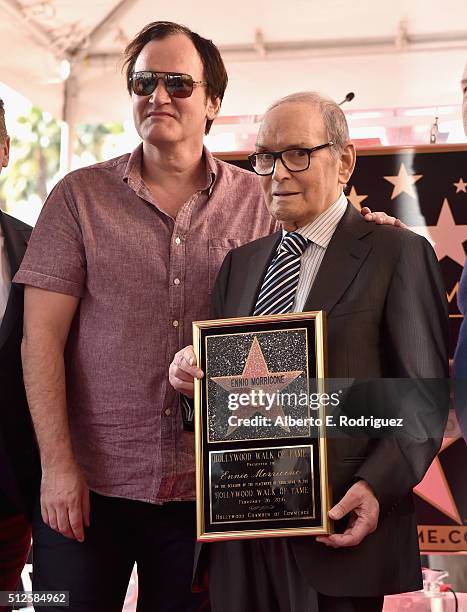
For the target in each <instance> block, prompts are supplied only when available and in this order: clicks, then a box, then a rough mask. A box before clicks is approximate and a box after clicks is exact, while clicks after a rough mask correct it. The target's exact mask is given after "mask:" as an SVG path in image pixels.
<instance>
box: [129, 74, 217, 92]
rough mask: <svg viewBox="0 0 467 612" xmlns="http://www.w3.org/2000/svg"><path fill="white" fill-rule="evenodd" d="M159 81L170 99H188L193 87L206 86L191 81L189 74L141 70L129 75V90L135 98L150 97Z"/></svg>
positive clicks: (204, 82) (199, 82)
mask: <svg viewBox="0 0 467 612" xmlns="http://www.w3.org/2000/svg"><path fill="white" fill-rule="evenodd" d="M159 79H162V80H163V81H164V85H165V88H166V90H167V93H168V94H169V96H170V97H171V98H189V97H190V96H191V94H192V93H193V86H194V85H207V83H206V81H193V77H192V76H191V75H190V74H182V73H181V72H153V71H152V70H141V71H139V72H134V73H133V74H132V75H131V77H130V83H131V89H132V90H133V92H134V93H135V94H136V95H137V96H150V95H151V94H152V92H153V91H154V90H155V89H156V87H157V83H158V82H159Z"/></svg>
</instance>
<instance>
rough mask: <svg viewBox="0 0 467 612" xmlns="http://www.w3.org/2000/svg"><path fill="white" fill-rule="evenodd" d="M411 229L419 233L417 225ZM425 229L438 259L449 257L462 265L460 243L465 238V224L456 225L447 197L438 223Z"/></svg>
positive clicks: (462, 248) (462, 255)
mask: <svg viewBox="0 0 467 612" xmlns="http://www.w3.org/2000/svg"><path fill="white" fill-rule="evenodd" d="M411 229H413V230H414V231H416V232H417V233H421V232H420V231H419V230H420V228H418V227H413V228H411ZM426 229H427V231H428V236H427V238H428V240H430V242H431V245H432V247H433V248H434V250H435V252H436V256H437V257H438V260H440V261H441V259H442V258H443V257H450V258H451V259H452V260H453V261H456V262H457V263H458V264H459V265H460V266H463V265H464V262H465V251H464V247H463V246H462V243H463V242H465V241H466V240H467V225H456V222H455V221H454V218H453V216H452V212H451V207H450V206H449V202H448V199H447V198H444V202H443V206H442V207H441V212H440V213H439V217H438V223H437V224H436V225H428V226H427V228H426Z"/></svg>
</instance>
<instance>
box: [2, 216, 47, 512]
mask: <svg viewBox="0 0 467 612" xmlns="http://www.w3.org/2000/svg"><path fill="white" fill-rule="evenodd" d="M0 223H1V225H2V230H3V234H4V236H5V245H6V251H7V256H8V259H9V263H10V271H11V277H12V278H13V276H14V275H15V273H16V271H17V270H18V268H19V265H20V263H21V260H22V258H23V255H24V253H25V251H26V247H27V243H28V239H29V236H30V234H31V230H32V228H31V227H29V225H26V224H25V223H22V222H21V221H19V220H18V219H15V218H13V217H10V216H9V215H6V214H5V213H2V212H1V211H0ZM22 333H23V288H22V287H21V286H18V285H12V286H11V290H10V295H9V299H8V304H7V307H6V311H5V314H4V316H3V321H2V324H1V326H0V516H1V514H2V513H3V514H5V512H7V511H8V512H13V511H14V510H16V511H18V512H19V511H26V512H29V511H30V508H31V505H32V498H33V495H34V493H35V491H36V490H37V486H38V480H39V462H38V454H37V446H36V443H35V438H34V435H33V429H32V424H31V418H30V414H29V409H28V405H27V401H26V394H25V391H24V385H23V373H22V367H21V338H22Z"/></svg>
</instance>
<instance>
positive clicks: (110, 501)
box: [15, 22, 275, 612]
mask: <svg viewBox="0 0 467 612" xmlns="http://www.w3.org/2000/svg"><path fill="white" fill-rule="evenodd" d="M125 69H126V77H127V86H128V91H129V93H130V95H131V100H132V104H133V116H134V121H135V125H136V128H137V130H138V133H139V135H140V136H141V139H142V144H141V145H140V146H139V147H138V148H137V149H136V150H135V151H133V153H131V155H124V156H122V157H119V158H117V159H113V160H110V161H108V162H104V163H102V164H97V165H95V166H91V167H88V168H84V169H81V170H78V171H76V172H72V173H71V174H69V175H68V176H66V177H65V178H64V179H63V180H62V181H60V182H59V184H58V185H57V186H56V187H55V188H54V190H53V191H52V193H51V194H50V196H49V198H48V200H47V202H46V204H45V206H44V209H43V211H42V213H41V216H40V218H39V220H38V223H37V226H36V228H35V230H34V232H33V237H32V242H31V248H30V249H29V251H28V253H27V255H26V259H25V260H24V263H23V266H22V268H21V271H20V272H19V274H18V275H17V277H16V279H15V280H16V281H18V282H21V283H24V284H25V285H26V290H25V340H24V345H23V351H24V367H25V381H26V386H27V391H28V397H29V400H30V407H31V414H32V417H33V421H34V425H35V429H36V434H37V438H38V442H39V446H40V450H41V461H42V468H43V477H42V487H41V499H40V504H39V505H38V507H37V511H36V516H35V521H34V526H33V529H34V532H33V545H34V579H33V586H34V589H35V590H43V589H46V590H66V591H69V592H70V607H69V608H67V610H70V611H73V612H78V611H79V612H85V611H86V612H94V611H95V610H105V611H106V612H114V611H115V612H116V611H118V612H120V611H121V609H122V603H123V599H124V596H125V592H126V588H127V585H128V581H129V577H130V574H131V571H132V568H133V565H134V563H135V562H136V563H137V566H138V581H139V597H138V610H141V611H143V612H144V611H150V612H155V611H156V610H159V611H165V610H174V611H180V612H181V611H183V612H187V611H190V610H197V609H200V608H201V606H202V605H203V601H204V595H199V594H198V595H194V594H192V593H191V576H192V567H193V551H194V544H195V507H194V502H193V500H194V497H195V477H194V470H195V463H194V444H193V434H192V432H190V431H185V430H184V428H183V424H182V418H181V413H180V407H179V396H178V394H177V393H176V392H175V391H174V390H173V389H172V387H171V386H170V385H169V384H168V382H167V370H168V366H169V363H170V361H171V359H172V357H173V355H174V354H175V353H176V351H177V350H178V349H179V348H180V347H181V346H184V345H186V344H188V343H189V342H191V322H192V321H193V320H195V319H199V318H203V317H205V316H206V315H207V313H208V312H209V301H210V293H211V290H212V285H213V283H214V279H215V277H216V274H217V272H218V269H219V267H220V264H221V262H222V260H223V258H224V256H225V255H226V253H227V252H228V251H229V250H230V249H231V248H233V247H235V246H239V245H240V244H243V243H244V242H248V241H249V240H252V239H254V238H256V237H258V236H261V235H265V234H268V233H270V232H271V231H272V230H273V229H274V227H275V222H274V220H272V219H271V218H270V216H269V214H268V212H267V210H266V208H264V207H260V206H258V202H260V201H261V192H260V188H259V185H258V183H257V181H256V178H255V176H254V175H253V174H252V173H250V172H248V171H245V170H242V169H240V168H236V167H234V166H231V165H229V164H227V163H224V162H221V161H218V160H216V159H214V158H213V156H212V155H211V154H210V153H209V151H207V150H206V149H205V148H203V135H204V134H205V133H208V132H209V129H210V126H211V124H212V121H213V120H214V118H215V117H216V115H217V113H218V111H219V107H220V105H221V101H222V98H223V95H224V91H225V87H226V85H227V74H226V71H225V68H224V64H223V62H222V59H221V56H220V54H219V51H218V50H217V48H216V47H215V45H214V44H213V43H212V42H211V41H209V40H206V39H204V38H202V37H201V36H199V35H198V34H196V33H194V32H191V31H190V30H188V29H187V28H185V27H183V26H180V25H177V24H174V23H168V22H156V23H151V24H149V25H148V26H146V27H145V28H144V29H143V30H142V31H141V32H140V33H139V34H138V35H137V36H136V37H135V38H134V40H132V41H131V42H130V44H129V45H128V47H127V49H126V51H125ZM65 377H66V385H65ZM53 609H54V610H56V609H57V608H53Z"/></svg>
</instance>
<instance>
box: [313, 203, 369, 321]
mask: <svg viewBox="0 0 467 612" xmlns="http://www.w3.org/2000/svg"><path fill="white" fill-rule="evenodd" d="M372 232H373V226H372V224H369V223H367V222H365V221H363V220H362V219H361V218H360V215H359V214H358V212H357V211H356V210H355V208H354V207H353V206H352V205H351V204H347V210H346V211H345V213H344V216H343V217H342V219H341V221H340V223H339V225H338V226H337V229H336V231H335V232H334V235H333V237H332V239H331V242H330V243H329V245H328V248H327V249H326V253H325V255H324V258H323V261H322V263H321V266H320V268H319V271H318V274H317V276H316V279H315V282H314V283H313V287H312V288H311V291H310V293H309V295H308V298H307V300H306V302H305V306H304V308H303V310H305V311H306V310H326V311H327V313H328V314H329V312H330V311H331V310H332V308H333V307H334V306H335V304H336V303H337V302H338V300H339V299H340V297H341V296H342V295H343V293H344V292H345V291H346V289H347V287H348V286H349V285H350V283H351V282H352V281H353V279H354V278H355V276H356V275H357V272H358V270H359V269H360V266H361V265H362V263H363V262H364V260H365V259H366V257H367V256H368V253H369V252H370V250H371V245H370V244H368V243H367V242H363V241H362V238H363V237H364V236H367V235H368V234H369V233H372Z"/></svg>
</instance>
